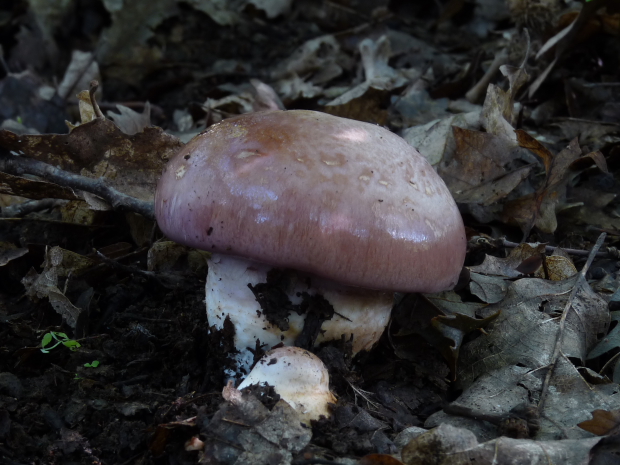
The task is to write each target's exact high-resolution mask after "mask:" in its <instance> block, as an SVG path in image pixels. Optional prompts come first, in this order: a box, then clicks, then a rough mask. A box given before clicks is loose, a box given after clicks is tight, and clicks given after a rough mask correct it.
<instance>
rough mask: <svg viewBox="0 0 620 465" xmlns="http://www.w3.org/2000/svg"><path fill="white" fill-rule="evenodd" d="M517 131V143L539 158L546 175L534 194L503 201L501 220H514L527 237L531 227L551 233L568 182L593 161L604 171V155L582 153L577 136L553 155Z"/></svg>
mask: <svg viewBox="0 0 620 465" xmlns="http://www.w3.org/2000/svg"><path fill="white" fill-rule="evenodd" d="M516 133H517V139H518V141H519V145H520V146H521V147H524V148H527V149H529V150H530V151H531V152H533V153H534V154H535V155H537V156H538V157H539V158H540V159H541V160H542V162H543V164H544V166H545V172H546V177H545V182H544V184H543V185H542V186H541V187H540V188H539V189H538V190H537V191H536V192H535V193H533V194H529V195H527V196H524V197H521V198H519V199H516V200H513V201H511V202H508V203H506V204H505V205H504V212H503V219H504V221H506V222H510V221H511V220H513V221H514V222H516V223H517V224H518V225H519V227H520V228H521V229H522V230H523V232H524V236H527V235H528V234H529V232H530V231H531V230H532V228H533V227H534V226H536V227H538V228H539V229H540V230H541V231H543V232H547V233H552V232H554V231H555V230H556V228H557V225H558V223H557V218H556V209H557V207H558V205H559V204H560V202H562V201H563V199H564V198H565V197H566V188H567V185H568V183H569V182H570V181H571V180H572V179H574V178H575V177H576V176H577V175H578V174H579V173H580V172H581V171H583V169H585V167H587V166H590V165H591V164H592V163H593V162H594V163H595V164H596V165H597V166H598V167H599V169H601V170H602V171H603V172H607V164H606V162H605V158H604V157H603V156H602V154H601V153H600V152H593V153H590V154H588V155H585V156H581V148H580V147H579V143H578V141H577V139H573V140H572V141H571V142H570V144H569V145H568V147H566V148H565V149H564V150H562V151H561V152H560V153H558V154H557V155H553V154H552V153H551V152H550V151H549V150H548V149H547V148H546V147H545V146H543V145H542V144H541V143H540V142H538V141H537V140H536V139H534V138H533V137H532V136H530V135H529V134H527V133H526V132H525V131H523V130H520V129H519V130H517V131H516Z"/></svg>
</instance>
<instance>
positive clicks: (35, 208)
mask: <svg viewBox="0 0 620 465" xmlns="http://www.w3.org/2000/svg"><path fill="white" fill-rule="evenodd" d="M65 203H67V201H66V200H60V199H42V200H30V201H28V202H24V203H16V204H14V205H9V206H8V207H4V208H0V218H21V217H22V216H26V215H27V214H28V213H33V212H40V211H41V210H49V209H51V208H55V207H60V206H62V205H64V204H65Z"/></svg>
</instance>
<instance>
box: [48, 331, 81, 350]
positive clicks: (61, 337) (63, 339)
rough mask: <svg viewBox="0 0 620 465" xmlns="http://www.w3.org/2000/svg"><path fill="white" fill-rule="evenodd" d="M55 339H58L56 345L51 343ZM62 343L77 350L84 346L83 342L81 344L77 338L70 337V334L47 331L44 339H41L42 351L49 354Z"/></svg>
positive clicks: (70, 348)
mask: <svg viewBox="0 0 620 465" xmlns="http://www.w3.org/2000/svg"><path fill="white" fill-rule="evenodd" d="M53 341H56V343H55V344H54V345H50V344H52V343H53ZM60 344H62V345H63V346H65V347H68V348H69V350H77V349H78V348H79V347H81V346H82V344H80V343H79V342H78V341H76V340H75V339H69V336H67V335H66V334H65V333H59V332H56V331H50V332H49V333H45V335H44V336H43V339H42V340H41V352H43V353H44V354H49V352H50V350H52V349H55V348H56V347H58V346H59V345H60Z"/></svg>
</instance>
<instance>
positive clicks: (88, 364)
mask: <svg viewBox="0 0 620 465" xmlns="http://www.w3.org/2000/svg"><path fill="white" fill-rule="evenodd" d="M84 366H85V367H86V368H97V367H98V366H99V360H93V361H92V363H85V364H84Z"/></svg>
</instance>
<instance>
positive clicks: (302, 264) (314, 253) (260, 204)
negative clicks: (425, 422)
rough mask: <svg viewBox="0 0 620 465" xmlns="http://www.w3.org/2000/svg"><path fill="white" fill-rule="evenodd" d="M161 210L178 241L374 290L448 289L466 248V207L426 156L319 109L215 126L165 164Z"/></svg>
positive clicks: (165, 226) (374, 129)
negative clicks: (458, 203) (463, 212)
mask: <svg viewBox="0 0 620 465" xmlns="http://www.w3.org/2000/svg"><path fill="white" fill-rule="evenodd" d="M155 210H156V216H157V221H158V223H159V226H160V227H161V229H162V231H163V232H164V233H165V234H166V235H167V236H168V237H170V238H171V239H173V240H175V241H177V242H179V243H182V244H186V245H189V246H192V247H196V248H199V249H203V250H207V251H213V252H217V253H224V254H231V255H236V256H239V257H246V258H250V259H253V260H258V261H261V262H265V263H268V264H271V265H274V266H277V267H282V268H291V269H296V270H301V271H305V272H308V273H312V274H316V275H318V276H322V277H325V278H328V279H333V280H335V281H338V282H341V283H343V284H348V285H352V286H359V287H366V288H371V289H384V290H398V291H410V292H437V291H441V290H445V289H448V288H451V287H453V286H454V285H455V284H456V281H457V279H458V276H459V272H460V270H461V267H462V265H463V261H464V257H465V249H466V239H465V230H464V227H463V221H462V219H461V216H460V213H459V211H458V209H457V206H456V204H455V202H454V200H453V198H452V196H451V194H450V192H449V191H448V189H447V187H446V186H445V184H444V182H443V181H442V180H441V178H440V177H439V176H438V175H437V174H436V173H435V171H434V170H433V168H432V167H431V165H430V164H429V163H428V162H427V161H426V159H424V157H422V156H421V155H420V154H419V153H418V152H417V151H416V150H415V149H414V148H413V147H411V146H410V145H408V144H407V143H406V142H405V141H404V140H403V139H402V138H400V137H398V136H397V135H395V134H393V133H391V132H390V131H388V130H386V129H383V128H381V127H379V126H375V125H372V124H368V123H362V122H359V121H354V120H349V119H344V118H338V117H335V116H331V115H327V114H325V113H318V112H313V111H303V110H292V111H266V112H259V113H251V114H247V115H241V116H238V117H234V118H230V119H227V120H224V121H222V122H221V123H218V124H216V125H213V126H211V127H210V128H208V129H207V130H206V131H205V132H203V133H202V134H200V135H198V136H197V137H196V138H194V139H193V140H192V141H190V142H189V143H188V144H187V145H186V146H185V147H183V149H182V150H181V151H180V152H179V153H178V154H177V155H176V156H175V157H174V158H173V159H172V160H171V162H170V163H169V164H168V165H167V167H166V169H165V171H164V173H163V175H162V178H161V180H160V182H159V185H158V188H157V193H156V197H155Z"/></svg>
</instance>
